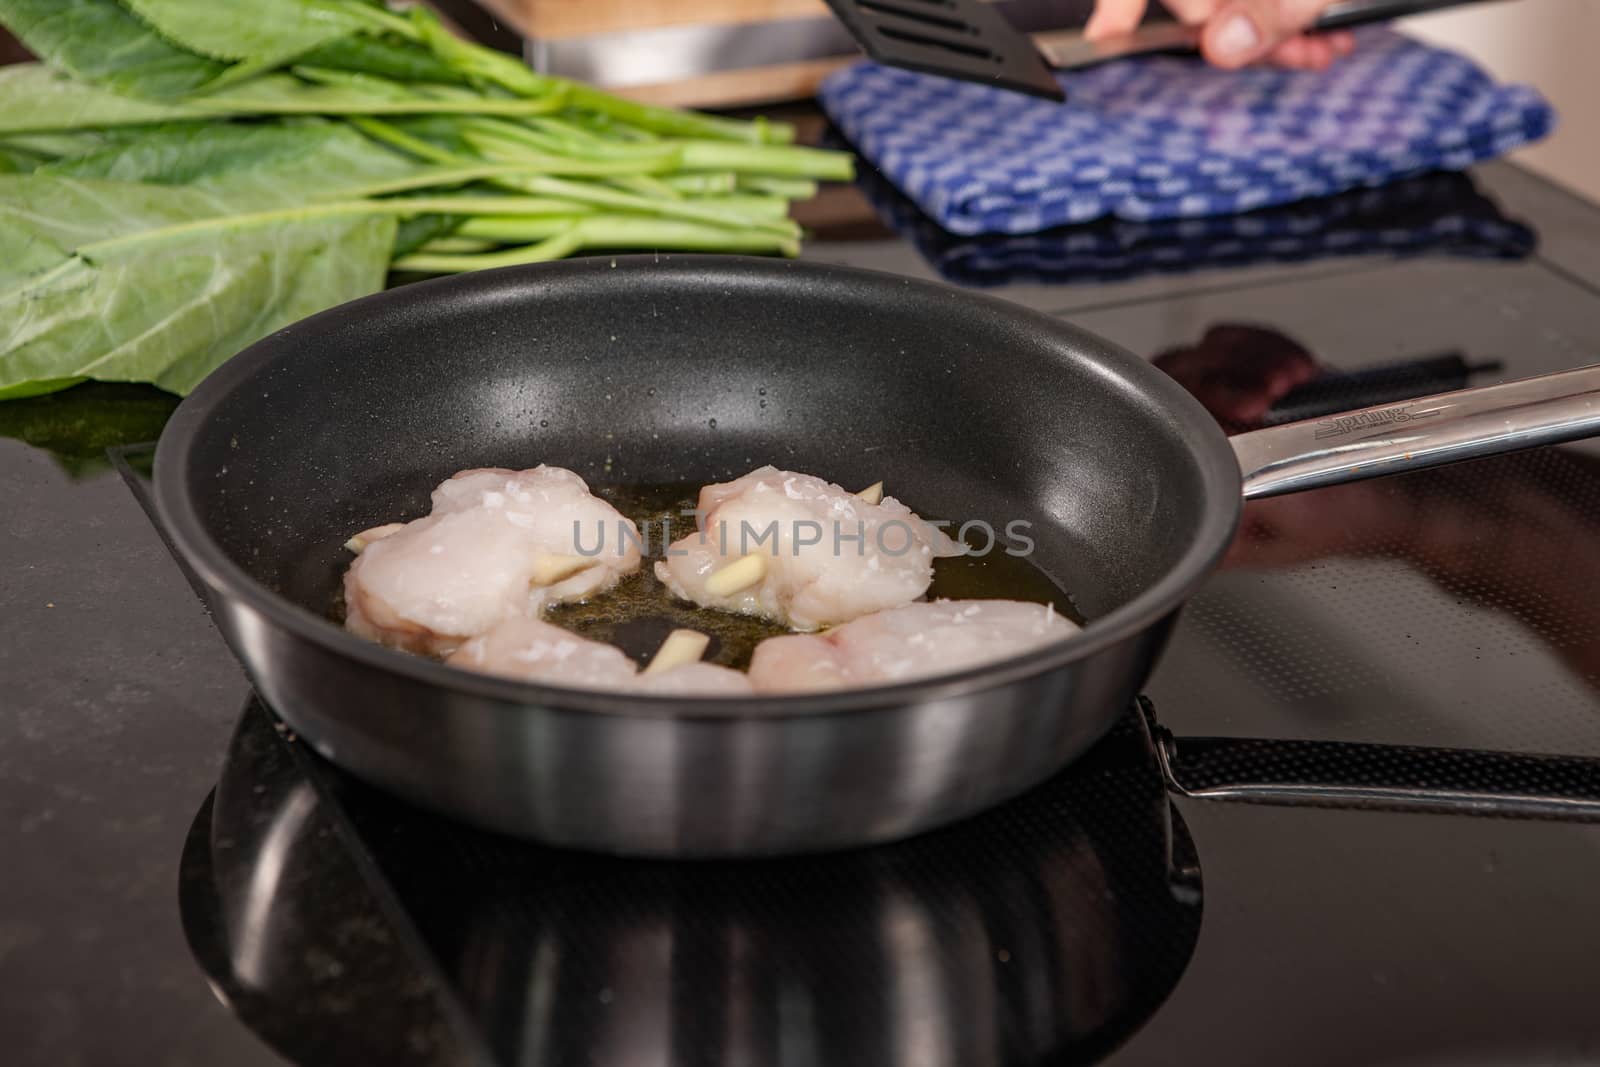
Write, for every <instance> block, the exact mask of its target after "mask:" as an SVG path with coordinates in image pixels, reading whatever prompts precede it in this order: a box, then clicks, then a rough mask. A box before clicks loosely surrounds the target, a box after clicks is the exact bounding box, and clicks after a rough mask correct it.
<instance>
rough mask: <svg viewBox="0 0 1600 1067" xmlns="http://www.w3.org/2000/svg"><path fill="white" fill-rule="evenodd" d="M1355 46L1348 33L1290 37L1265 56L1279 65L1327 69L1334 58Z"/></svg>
mask: <svg viewBox="0 0 1600 1067" xmlns="http://www.w3.org/2000/svg"><path fill="white" fill-rule="evenodd" d="M1355 46H1356V41H1355V38H1354V37H1352V36H1351V35H1350V34H1348V33H1329V34H1323V35H1319V36H1316V37H1291V38H1289V39H1288V40H1287V41H1285V42H1283V43H1282V44H1280V45H1279V46H1278V47H1277V48H1275V49H1273V51H1272V52H1271V53H1270V54H1269V55H1268V56H1267V58H1268V59H1269V60H1270V61H1271V62H1273V63H1275V64H1277V65H1278V66H1280V67H1293V68H1295V69H1297V70H1327V69H1328V68H1329V67H1330V66H1332V65H1333V63H1334V62H1335V61H1336V60H1338V59H1341V58H1343V57H1344V56H1347V55H1349V54H1350V53H1351V52H1352V51H1353V50H1354V49H1355Z"/></svg>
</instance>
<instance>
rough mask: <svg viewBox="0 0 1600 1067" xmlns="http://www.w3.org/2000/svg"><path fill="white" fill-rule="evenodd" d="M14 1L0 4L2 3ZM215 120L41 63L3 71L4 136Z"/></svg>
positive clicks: (0, 131) (0, 114)
mask: <svg viewBox="0 0 1600 1067" xmlns="http://www.w3.org/2000/svg"><path fill="white" fill-rule="evenodd" d="M7 2H9V0H0V5H3V4H5V3H7ZM196 117H201V118H206V117H210V112H204V111H195V110H192V109H190V108H186V107H184V106H183V105H181V104H163V103H157V102H156V101H153V100H138V99H135V98H133V97H129V96H121V95H118V94H117V93H113V92H110V91H108V90H105V89H97V88H95V87H94V86H92V85H89V84H88V83H86V82H81V81H78V80H77V79H76V78H72V77H69V76H68V75H66V74H62V73H61V72H59V71H54V70H51V69H50V68H49V67H46V66H45V65H44V64H42V63H18V64H16V65H15V66H11V67H0V136H5V135H8V134H15V133H38V132H50V131H56V130H89V129H104V128H106V127H110V126H132V125H140V124H144V123H150V122H172V121H175V120H181V119H192V118H196Z"/></svg>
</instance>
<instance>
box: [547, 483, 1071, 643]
mask: <svg viewBox="0 0 1600 1067" xmlns="http://www.w3.org/2000/svg"><path fill="white" fill-rule="evenodd" d="M594 492H595V494H596V495H597V496H600V497H603V498H605V499H606V500H607V501H609V502H610V503H611V505H612V506H613V507H615V508H616V509H617V510H618V511H620V512H622V513H623V514H624V515H626V516H627V517H628V518H630V519H632V520H633V521H634V522H635V523H636V524H637V525H638V526H639V529H640V530H641V531H647V532H648V538H647V540H648V544H647V545H646V548H647V550H648V552H647V556H646V559H645V562H644V566H642V567H641V568H640V569H639V573H637V574H634V575H631V576H629V577H627V578H625V579H623V580H622V582H621V583H620V584H618V585H617V587H616V588H615V589H613V590H611V591H610V592H608V593H606V594H604V595H603V596H600V597H597V598H596V599H595V600H593V601H591V602H589V603H586V604H562V605H558V606H556V607H554V608H551V609H550V610H549V611H548V612H547V614H546V618H547V619H548V620H549V621H550V622H553V623H555V624H556V625H558V626H564V627H566V628H567V629H569V630H572V631H573V632H575V633H578V634H581V635H582V636H584V637H588V638H591V639H593V640H596V641H605V642H607V643H609V644H613V645H616V646H617V647H619V648H621V649H622V650H623V651H625V652H627V653H628V654H629V655H630V656H633V657H634V658H635V659H637V660H639V661H640V662H641V663H642V662H645V661H647V660H648V659H649V658H650V656H651V655H652V654H653V653H654V652H655V650H656V649H657V648H658V647H660V645H661V642H662V641H663V640H665V639H666V636H667V634H668V633H670V632H671V631H673V630H674V629H678V628H680V627H682V628H687V629H693V630H699V631H700V632H701V633H706V634H709V635H710V636H711V647H710V648H709V649H707V651H706V657H705V658H706V659H708V660H711V661H713V662H716V663H721V664H723V665H725V666H728V667H734V668H741V669H742V668H744V667H747V666H749V663H750V656H751V653H753V652H754V651H755V647H756V645H758V644H760V643H761V642H762V641H763V640H765V639H766V638H768V637H776V636H777V635H779V634H784V633H789V632H790V631H789V629H788V628H787V627H785V626H782V625H780V624H777V623H773V622H769V621H767V620H765V619H757V618H752V617H750V616H747V615H732V614H729V613H727V612H721V611H708V610H706V609H704V608H699V607H696V606H694V605H693V604H688V603H685V602H684V601H681V600H678V599H676V598H675V597H673V596H672V594H671V593H669V592H668V591H667V588H666V586H665V585H663V584H662V583H661V582H660V581H659V580H657V578H656V576H655V566H654V563H655V561H656V560H658V559H661V558H663V557H664V553H665V549H666V545H665V544H664V543H663V540H664V539H663V537H662V531H663V530H670V531H671V532H670V535H669V536H670V537H671V538H672V539H673V540H676V539H677V538H680V537H683V536H684V535H686V534H687V533H689V532H690V531H691V530H692V529H693V525H692V524H693V522H694V520H693V517H692V516H691V515H690V514H689V512H690V509H692V508H693V507H694V506H695V503H696V500H697V498H698V496H699V493H700V486H699V485H698V484H696V483H680V484H673V485H643V486H640V485H629V486H596V487H594ZM928 598H929V599H941V598H942V599H950V600H957V599H962V600H965V599H999V600H1023V601H1033V602H1034V603H1038V604H1054V605H1055V608H1056V610H1057V611H1058V612H1060V613H1061V614H1062V615H1064V616H1066V617H1067V618H1069V619H1071V620H1073V621H1074V622H1077V623H1080V624H1081V623H1082V622H1083V617H1082V615H1081V614H1080V613H1079V611H1078V609H1077V608H1076V607H1075V606H1074V605H1073V603H1072V601H1071V600H1070V599H1069V598H1068V597H1067V594H1066V593H1065V592H1064V591H1063V590H1062V589H1061V588H1060V587H1059V586H1058V585H1056V584H1055V583H1054V582H1053V581H1051V580H1050V578H1049V576H1048V575H1046V574H1045V573H1044V572H1043V571H1041V570H1040V569H1039V568H1038V567H1035V566H1034V565H1033V564H1032V563H1030V562H1028V560H1027V559H1026V558H1023V557H1020V556H1012V555H1007V554H1006V553H1005V551H1004V550H1003V549H1002V548H1001V547H999V546H998V545H997V546H995V547H994V548H993V550H992V551H990V552H988V553H986V554H984V555H967V556H952V557H948V558H945V559H939V560H935V561H934V565H933V584H932V585H931V586H930V587H929V589H928Z"/></svg>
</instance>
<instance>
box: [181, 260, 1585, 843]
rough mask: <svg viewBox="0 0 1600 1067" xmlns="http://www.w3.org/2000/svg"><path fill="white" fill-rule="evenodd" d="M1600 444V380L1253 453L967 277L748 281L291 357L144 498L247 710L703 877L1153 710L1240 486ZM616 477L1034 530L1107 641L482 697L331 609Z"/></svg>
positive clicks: (269, 356)
mask: <svg viewBox="0 0 1600 1067" xmlns="http://www.w3.org/2000/svg"><path fill="white" fill-rule="evenodd" d="M1596 432H1600V368H1587V369H1584V370H1578V371H1570V372H1566V373H1563V374H1556V375H1551V376H1548V377H1545V378H1540V379H1529V380H1527V381H1524V382H1513V383H1507V384H1504V385H1498V386H1492V387H1488V388H1484V389H1474V390H1465V391H1462V392H1458V393H1449V394H1444V395H1443V396H1441V397H1435V398H1431V399H1424V400H1418V401H1410V402H1406V403H1401V404H1392V405H1387V406H1384V407H1380V408H1376V409H1367V410H1364V411H1361V412H1355V413H1352V414H1350V415H1347V416H1342V417H1337V418H1334V419H1328V420H1323V421H1320V422H1315V423H1290V424H1287V425H1283V426H1277V427H1272V428H1270V429H1266V430H1259V431H1255V432H1252V433H1248V434H1244V435H1241V436H1238V437H1235V438H1233V439H1232V440H1231V441H1230V439H1228V438H1226V437H1225V436H1224V435H1223V433H1222V431H1221V430H1220V429H1219V427H1218V426H1217V424H1216V422H1215V421H1214V420H1213V419H1212V417H1211V416H1210V415H1208V414H1207V413H1206V412H1205V410H1204V409H1203V408H1201V406H1200V405H1199V404H1198V403H1197V402H1196V401H1195V400H1194V399H1193V398H1191V397H1190V396H1189V395H1188V394H1187V393H1185V392H1184V391H1183V390H1182V389H1181V388H1180V387H1179V386H1178V385H1177V384H1176V383H1175V382H1173V381H1172V380H1170V379H1169V378H1167V377H1166V376H1165V375H1164V374H1162V373H1161V372H1160V371H1159V370H1157V369H1156V368H1154V367H1152V366H1150V365H1149V364H1148V363H1146V362H1145V361H1144V360H1143V359H1140V358H1139V357H1137V356H1135V355H1133V354H1131V353H1128V352H1126V351H1123V350H1121V349H1119V348H1117V347H1116V346H1114V345H1111V344H1109V343H1107V342H1106V341H1103V340H1101V339H1100V338H1097V337H1095V336H1093V335H1091V334H1089V333H1086V332H1084V331H1082V330H1079V329H1077V328H1075V327H1074V326H1072V325H1070V324H1069V323H1066V322H1062V321H1060V320H1057V319H1053V318H1050V317H1047V316H1045V315H1041V314H1037V313H1034V312H1031V311H1028V310H1025V309H1023V308H1020V307H1018V306H1016V305H1013V304H1010V303H1006V302H1004V301H1000V300H995V299H992V298H986V297H982V296H977V295H973V294H969V293H964V292H960V291H957V290H953V289H950V288H947V287H944V286H940V285H934V284H925V283H920V282H915V281H911V280H909V279H905V278H901V277H897V276H892V275H885V274H876V273H870V272H864V271H858V270H851V269H845V268H839V267H830V266H821V265H815V264H805V263H792V262H788V263H785V262H773V261H767V260H754V259H743V258H738V257H727V256H698V257H697V256H685V257H672V258H668V257H650V256H643V257H619V258H616V259H609V258H603V257H598V258H588V259H580V260H574V261H569V262H564V263H555V264H544V265H535V266H528V267H517V268H509V269H506V270H501V271H491V272H485V273H479V274H473V275H468V276H462V277H457V278H450V279H442V280H438V281H431V282H424V283H421V284H417V285H412V286H408V287H406V288H403V289H398V290H394V291H391V292H388V293H383V294H379V295H377V296H373V297H369V298H366V299H363V300H359V301H356V302H354V303H351V304H347V305H344V306H342V307H339V308H335V309H333V310H331V311H328V312H324V313H323V314H321V315H318V316H316V317H314V318H311V319H308V320H306V321H305V322H302V323H299V324H297V325H295V326H292V327H290V328H288V329H286V330H283V331H281V332H279V333H277V334H275V335H273V336H271V337H269V338H267V339H265V340H263V341H261V342H260V343H258V344H256V345H254V346H253V347H251V348H250V349H248V350H246V351H245V352H243V353H241V354H240V355H238V356H236V357H235V358H234V359H232V360H230V361H229V362H228V363H227V364H226V365H225V366H224V367H223V368H222V369H220V370H219V371H217V372H216V373H215V374H213V375H212V376H211V377H210V378H208V379H207V380H206V381H205V382H204V383H203V384H202V385H201V386H200V387H199V388H198V389H197V390H196V391H195V392H194V393H193V394H192V395H191V396H190V397H189V398H188V399H187V400H185V401H184V402H183V404H182V405H180V407H179V408H178V410H177V412H176V413H175V415H174V416H173V418H172V420H171V422H170V423H169V424H168V426H167V429H166V432H165V434H164V435H163V437H162V439H161V442H160V446H159V448H158V451H157V455H156V466H155V494H156V505H157V509H158V512H159V515H160V518H161V520H162V523H163V525H164V526H165V527H166V529H167V532H168V534H169V536H170V537H171V539H172V541H173V545H174V548H175V549H176V551H177V552H178V554H179V555H180V557H181V558H182V559H183V560H184V561H185V562H186V563H187V565H188V566H189V567H190V568H191V569H192V571H193V572H194V574H195V576H196V577H197V578H198V579H199V581H200V583H201V585H202V586H203V588H204V589H205V590H206V592H207V600H208V602H209V604H210V606H211V608H212V611H213V614H214V617H215V619H216V621H217V624H218V626H219V627H220V628H221V630H222V632H223V634H224V636H225V637H226V638H227V640H228V642H229V643H230V645H231V646H232V647H233V649H234V650H235V652H236V654H237V655H238V656H239V658H240V659H241V661H242V662H243V663H244V666H245V668H246V671H247V672H248V673H249V675H250V677H251V679H252V681H253V682H254V683H255V685H256V687H257V688H258V690H259V691H260V692H261V694H262V695H263V696H264V697H265V698H266V700H267V701H268V702H269V703H270V704H271V705H272V707H273V708H274V709H275V710H276V711H277V712H278V714H279V715H281V716H282V718H283V719H284V721H285V722H286V723H287V724H288V725H289V726H290V727H292V728H293V729H294V730H296V731H298V732H299V733H300V734H301V735H302V736H304V737H305V738H307V739H308V740H309V741H310V742H311V743H312V744H313V745H314V746H315V747H316V749H317V751H319V752H320V753H321V754H322V755H323V756H325V757H326V758H328V759H330V760H332V761H333V762H335V763H337V764H339V765H340V766H342V767H343V768H345V769H346V770H348V771H350V772H351V773H353V774H355V775H357V776H359V777H361V778H364V779H366V780H368V781H370V782H372V783H374V784H376V785H379V786H381V787H383V788H386V789H388V790H389V791H391V792H394V793H396V794H399V795H401V796H403V797H405V798H408V799H410V800H411V801H413V802H415V803H417V804H419V805H422V806H425V807H429V808H433V809H436V810H439V811H442V812H445V813H449V814H452V815H454V816H457V817H459V818H462V819H465V820H467V821H470V822H472V823H475V824H478V825H481V826H484V827H488V828H491V829H495V830H499V831H503V832H506V833H510V834H515V835H521V836H525V837H532V838H536V839H539V840H543V841H546V842H549V843H553V844H557V845H565V846H573V847H582V848H589V849H596V850H602V851H608V852H615V853H624V854H641V855H658V856H680V857H707V856H732V855H752V854H773V853H786V852H803V851H815V850H824V849H833V848H841V847H847V846H854V845H864V844H869V843H874V842H881V841H887V840H891V839H895V838H900V837H904V836H908V835H910V834H912V833H915V832H917V831H920V830H923V829H926V828H929V827H932V826H936V825H939V824H942V823H946V822H949V821H951V820H954V819H957V818H959V817H961V816H964V815H968V814H971V813H973V812H975V811H978V810H980V809H982V808H985V807H988V806H990V805H992V804H994V803H996V802H997V801H1000V800H1002V799H1004V798H1006V797H1008V796H1011V795H1013V794H1016V793H1018V792H1020V791H1022V790H1023V789H1026V788H1027V787H1029V786H1031V785H1033V784H1035V783H1037V782H1039V781H1041V780H1043V779H1044V778H1045V777H1047V776H1049V775H1050V774H1052V773H1053V772H1055V771H1057V770H1058V769H1060V768H1062V767H1063V766H1065V765H1066V764H1067V763H1069V762H1070V761H1071V760H1072V759H1073V758H1074V757H1075V756H1077V755H1078V754H1079V753H1081V752H1082V751H1083V750H1084V749H1086V748H1087V747H1088V746H1089V745H1091V744H1092V743H1094V741H1095V740H1096V739H1098V738H1099V737H1100V736H1101V735H1102V734H1103V733H1105V731H1106V730H1107V729H1108V728H1109V727H1110V726H1111V724H1112V723H1113V722H1114V721H1115V720H1116V719H1117V718H1118V717H1119V716H1120V715H1121V714H1123V713H1124V711H1125V710H1126V709H1127V707H1128V706H1129V701H1130V700H1131V699H1132V697H1133V696H1134V694H1135V693H1136V692H1137V691H1138V689H1139V687H1140V686H1141V685H1142V684H1143V682H1144V680H1145V678H1146V676H1147V675H1148V674H1149V672H1150V670H1151V668H1152V666H1153V665H1154V663H1155V660H1156V657H1157V655H1158V654H1159V652H1160V651H1161V648H1162V645H1163V643H1164V642H1165V640H1166V637H1167V634H1168V632H1169V630H1170V628H1171V626H1172V624H1173V621H1174V619H1175V617H1176V614H1177V612H1178V609H1179V608H1180V606H1181V605H1182V604H1183V602H1184V600H1185V598H1187V597H1188V596H1189V595H1190V594H1191V593H1192V592H1194V590H1195V589H1196V587H1197V586H1198V585H1199V584H1200V583H1201V582H1202V581H1203V580H1204V578H1205V577H1206V575H1207V574H1208V573H1209V571H1210V569H1211V568H1212V566H1213V565H1214V564H1215V563H1216V562H1217V561H1218V560H1219V558H1220V557H1221V556H1222V554H1223V552H1224V551H1225V550H1226V548H1227V547H1228V545H1229V542H1230V541H1231V539H1232V537H1233V533H1234V530H1235V527H1236V525H1237V523H1238V521H1239V515H1240V508H1241V500H1242V499H1243V497H1245V496H1258V495H1266V494H1269V493H1277V492H1287V491H1292V490H1295V489H1301V488H1308V487H1311V486H1315V485H1325V484H1330V483H1333V482H1338V481H1345V480H1350V479H1352V478H1360V477H1370V476H1373V475H1377V474H1382V473H1386V472H1388V471H1392V470H1400V469H1408V468H1415V467H1418V466H1426V465H1431V464H1438V463H1444V462H1449V461H1451V460H1455V459H1462V458H1466V457H1469V456H1475V455H1484V454H1489V453H1492V452H1501V451H1508V450H1511V449H1515V448H1521V447H1527V446H1530V445H1534V444H1541V443H1550V442H1556V441H1563V440H1570V439H1574V438H1577V437H1582V436H1587V435H1590V434H1593V433H1596ZM541 462H544V463H551V464H556V465H560V466H565V467H569V468H571V469H573V470H575V471H577V472H578V473H580V474H582V475H583V476H584V477H585V478H587V479H589V480H590V482H591V483H599V484H606V483H612V484H662V483H673V482H684V481H695V482H712V481H718V480H724V479H727V478H730V477H732V476H736V475H738V474H740V473H743V472H745V471H747V470H750V469H752V468H754V467H756V466H759V465H761V464H763V463H769V462H770V463H774V464H776V465H779V466H781V467H784V468H788V469H794V470H802V471H808V472H816V473H820V474H823V475H825V476H827V477H828V478H829V479H831V480H833V481H836V482H839V483H842V484H846V485H851V484H861V485H868V484H871V483H872V482H875V481H878V480H883V481H885V482H886V484H887V486H888V487H889V490H890V492H892V493H893V494H894V495H895V496H897V497H899V498H900V499H902V500H904V501H906V502H907V503H909V504H910V505H911V506H912V507H913V508H914V509H916V510H917V511H918V512H919V513H920V514H922V515H924V516H927V517H937V518H946V519H951V520H955V521H965V520H974V519H978V520H984V521H987V522H989V523H990V524H991V525H993V526H994V527H995V528H996V529H1003V528H1004V527H1005V524H1006V523H1008V522H1011V521H1013V520H1023V521H1027V522H1030V523H1032V524H1033V526H1032V530H1031V536H1032V537H1033V539H1034V541H1035V544H1036V549H1035V554H1034V557H1033V562H1034V563H1036V564H1037V565H1038V566H1040V567H1041V568H1042V569H1043V570H1044V571H1045V572H1046V573H1048V574H1049V575H1050V576H1051V577H1052V578H1054V579H1055V580H1056V581H1057V582H1058V583H1059V584H1060V585H1061V586H1062V587H1063V588H1065V589H1066V590H1067V591H1068V592H1069V593H1070V594H1071V595H1072V596H1073V598H1074V599H1075V601H1076V603H1077V605H1078V606H1079V608H1081V609H1082V611H1083V612H1084V614H1085V615H1086V616H1087V617H1088V618H1089V620H1090V622H1089V625H1088V626H1087V628H1086V629H1085V630H1084V632H1083V633H1082V634H1080V635H1077V636H1075V637H1073V638H1072V639H1071V640H1068V641H1064V642H1061V643H1059V644H1056V645H1053V646H1050V647H1047V648H1043V649H1039V650H1036V651H1033V652H1030V653H1028V654H1026V655H1021V656H1017V657H1014V658H1012V659H1008V660H1005V661H1003V662H999V663H995V664H992V665H989V666H985V667H982V668H978V669H972V670H967V671H964V672H961V673H958V674H952V675H949V676H946V677H939V678H933V679H926V680H921V681H914V682H908V683H903V684H897V685H892V686H884V687H881V688H875V689H863V690H853V691H845V692H836V693H826V694H817V695H805V696H787V697H781V698H779V697H772V698H762V699H754V700H753V699H739V698H698V699H696V698H682V697H679V698H671V697H653V696H651V697H647V696H639V695H626V696H624V695H620V694H612V693H604V692H598V691H585V690H576V689H566V688H558V687H552V686H539V685H531V684H526V683H523V682H518V681H513V680H509V679H505V678H498V677H492V676H489V675H481V674H474V673H470V672H465V671H460V670H456V669H453V668H449V667H446V666H444V665H442V664H440V663H435V662H431V661H429V660H425V659H422V658H418V657H414V656H408V655H406V654H404V653H400V652H396V651H393V650H390V649H387V648H382V647H379V646H377V645H375V644H371V643H369V642H366V641H364V640H361V639H359V638H357V637H355V636H353V635H351V634H349V633H346V632H345V631H344V630H343V629H342V628H341V627H340V626H339V625H338V624H337V623H336V622H334V621H332V620H331V619H330V617H329V614H330V610H329V609H330V605H331V603H332V598H333V596H334V593H335V591H336V589H337V588H338V582H339V576H340V574H341V573H342V571H343V568H344V567H345V565H346V564H347V563H348V555H347V554H346V553H345V552H344V550H343V548H342V547H341V546H342V545H343V543H344V541H345V539H346V538H347V537H348V536H349V535H350V533H351V531H354V530H359V529H363V528H365V527H368V526H371V525H374V524H376V523H379V522H387V521H392V520H393V519H394V518H396V516H397V515H404V516H405V517H415V516H418V515H421V514H424V513H425V512H426V510H427V500H428V492H429V490H430V489H431V488H432V487H433V486H434V485H435V484H437V483H438V482H439V481H441V480H443V479H444V478H445V477H448V476H449V475H450V474H452V473H453V472H455V471H457V470H460V469H463V468H467V467H478V466H505V467H513V468H520V467H528V466H533V465H535V464H538V463H541Z"/></svg>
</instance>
